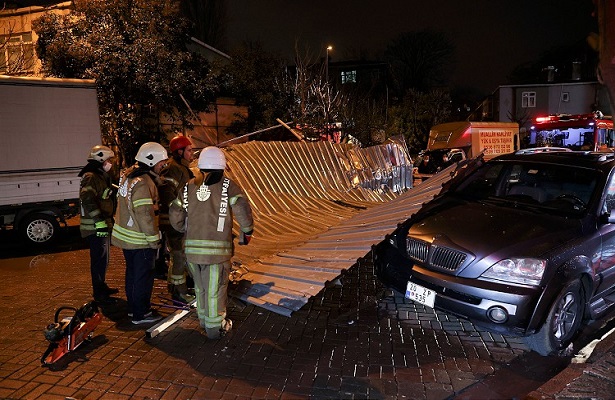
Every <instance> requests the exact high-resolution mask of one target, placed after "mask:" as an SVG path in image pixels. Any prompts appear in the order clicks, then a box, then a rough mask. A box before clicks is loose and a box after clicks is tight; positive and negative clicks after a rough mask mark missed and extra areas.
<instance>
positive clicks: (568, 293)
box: [525, 281, 584, 356]
mask: <svg viewBox="0 0 615 400" xmlns="http://www.w3.org/2000/svg"><path fill="white" fill-rule="evenodd" d="M583 303H584V296H583V292H582V291H581V283H580V281H574V282H571V283H569V284H568V285H567V286H566V287H565V288H564V290H562V291H561V292H560V294H559V295H558V296H557V298H556V299H555V301H554V302H553V304H552V305H551V309H550V310H549V314H548V315H547V320H546V321H545V323H544V325H543V326H542V327H541V328H540V330H539V331H538V332H537V333H535V334H534V335H532V336H528V337H526V338H525V343H526V344H527V345H528V347H529V348H530V349H532V350H534V351H535V352H536V353H538V354H540V355H542V356H548V355H549V354H551V353H554V352H557V351H559V350H563V349H565V348H566V346H568V344H570V342H572V339H574V337H575V336H576V334H577V331H578V330H579V327H580V326H581V322H582V320H583V309H584V305H583Z"/></svg>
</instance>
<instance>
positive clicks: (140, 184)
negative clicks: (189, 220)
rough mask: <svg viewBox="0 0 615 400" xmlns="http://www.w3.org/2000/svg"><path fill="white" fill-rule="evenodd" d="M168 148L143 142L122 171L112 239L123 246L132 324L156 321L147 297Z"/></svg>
mask: <svg viewBox="0 0 615 400" xmlns="http://www.w3.org/2000/svg"><path fill="white" fill-rule="evenodd" d="M167 158H168V156H167V151H166V150H165V148H164V147H162V145H160V144H158V143H154V142H148V143H145V144H143V145H142V146H141V147H140V148H139V151H138V152H137V156H136V157H135V159H136V161H137V162H136V163H135V164H134V165H133V166H132V167H130V168H128V169H127V170H126V171H124V172H123V173H122V176H121V178H120V182H119V188H118V193H117V195H118V205H117V211H116V213H115V225H114V226H113V232H112V234H111V243H112V244H113V245H114V246H117V247H120V248H121V249H122V250H123V253H124V258H125V259H126V299H127V300H128V316H130V317H131V318H132V323H133V324H137V325H139V324H147V323H151V322H156V321H157V320H159V319H160V317H159V316H155V315H152V313H151V310H150V307H151V304H150V301H151V296H152V291H153V287H154V263H155V261H156V252H157V250H158V249H159V248H160V231H159V230H158V218H157V215H156V214H157V212H158V189H157V187H156V182H158V181H159V174H160V171H161V170H162V169H163V168H164V166H165V164H166V162H167Z"/></svg>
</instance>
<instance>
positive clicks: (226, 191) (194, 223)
mask: <svg viewBox="0 0 615 400" xmlns="http://www.w3.org/2000/svg"><path fill="white" fill-rule="evenodd" d="M205 177H206V176H205V175H204V174H203V173H202V172H198V173H195V178H194V179H191V180H190V181H189V182H188V183H187V184H186V185H184V187H183V188H182V190H181V191H180V193H179V196H178V197H177V199H176V200H174V201H173V203H171V207H170V209H169V219H170V222H171V225H172V226H173V228H174V229H176V230H177V231H179V232H185V233H186V234H185V241H184V249H185V253H186V259H187V260H188V262H191V263H196V264H216V263H221V262H224V261H229V260H230V259H231V257H232V255H233V218H234V219H235V220H237V222H238V224H239V227H240V229H241V230H242V231H243V232H250V231H252V230H253V229H254V227H253V224H254V222H253V219H252V210H251V208H250V204H249V202H248V200H247V199H246V197H245V195H244V194H243V192H242V191H241V189H240V188H239V186H237V185H236V184H235V183H234V182H233V181H231V180H230V179H229V178H227V177H224V176H223V177H222V179H221V180H220V181H219V182H217V183H214V184H212V185H206V184H205V183H204V182H205V181H206V179H205Z"/></svg>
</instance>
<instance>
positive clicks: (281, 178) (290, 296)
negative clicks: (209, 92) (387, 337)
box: [225, 141, 451, 315]
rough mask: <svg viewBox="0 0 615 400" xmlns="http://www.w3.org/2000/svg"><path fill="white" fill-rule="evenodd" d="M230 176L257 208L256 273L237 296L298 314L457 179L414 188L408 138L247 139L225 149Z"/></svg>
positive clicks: (239, 254) (243, 255)
mask: <svg viewBox="0 0 615 400" xmlns="http://www.w3.org/2000/svg"><path fill="white" fill-rule="evenodd" d="M225 151H226V155H227V160H228V165H229V170H230V176H231V178H232V179H233V180H235V181H236V182H237V183H238V184H239V185H240V186H241V187H242V188H243V189H244V191H245V192H246V195H247V196H248V197H249V199H250V203H251V205H252V208H253V212H254V219H255V231H254V236H253V239H252V242H251V243H250V245H249V246H237V247H236V254H235V257H234V261H236V262H238V263H241V264H242V265H243V266H244V267H246V268H247V270H248V271H249V272H247V273H245V274H244V275H243V276H241V280H240V282H239V285H237V287H236V288H235V289H234V290H232V291H231V295H232V296H235V297H237V298H240V299H242V300H244V301H247V302H250V303H253V304H256V305H259V306H262V307H265V308H267V309H269V310H272V311H274V312H277V313H280V314H283V315H290V314H291V313H292V312H293V311H296V310H298V309H299V308H301V307H302V306H303V305H304V304H305V303H306V302H307V300H308V298H309V297H310V296H313V295H315V294H317V293H318V292H319V291H320V290H321V289H322V288H323V287H324V285H325V283H326V282H327V281H330V280H333V279H335V278H336V277H337V276H338V275H339V274H340V273H341V271H342V270H343V269H347V268H349V267H351V266H352V265H353V264H354V263H355V261H356V259H357V258H360V257H362V256H364V255H365V254H366V253H367V252H369V250H370V247H371V245H372V244H375V243H378V242H379V241H380V240H382V238H383V237H384V235H385V234H386V233H388V232H390V231H392V230H393V229H394V227H395V226H396V224H397V223H398V222H400V221H403V220H404V219H406V218H407V217H409V216H410V215H411V214H413V213H414V212H416V211H417V210H418V209H419V208H420V206H421V204H422V203H423V202H425V201H427V200H430V199H431V198H432V197H433V196H434V195H435V194H437V193H438V192H439V191H440V189H441V186H442V183H443V182H445V181H447V180H448V179H449V178H450V174H449V173H447V171H450V170H451V169H450V168H449V169H448V170H445V171H443V172H442V173H440V174H438V175H436V176H434V177H433V178H431V179H429V180H427V181H425V182H423V183H422V184H420V185H418V186H416V187H414V188H410V187H411V175H412V169H411V168H412V165H411V161H410V158H409V156H408V153H407V150H406V148H405V146H404V145H403V143H399V142H398V143H389V144H385V145H380V146H374V147H370V148H366V149H361V148H357V147H353V146H350V145H343V144H333V143H329V142H317V143H305V142H256V141H254V142H248V143H244V144H240V145H235V146H232V147H230V148H226V149H225Z"/></svg>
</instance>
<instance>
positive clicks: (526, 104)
mask: <svg viewBox="0 0 615 400" xmlns="http://www.w3.org/2000/svg"><path fill="white" fill-rule="evenodd" d="M521 107H522V108H530V107H536V92H522V93H521Z"/></svg>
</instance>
